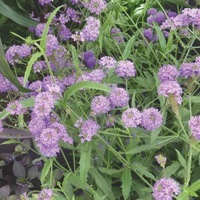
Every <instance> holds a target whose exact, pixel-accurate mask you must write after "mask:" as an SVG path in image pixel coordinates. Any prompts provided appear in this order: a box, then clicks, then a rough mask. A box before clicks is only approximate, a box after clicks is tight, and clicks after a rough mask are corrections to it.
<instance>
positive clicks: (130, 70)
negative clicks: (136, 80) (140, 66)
mask: <svg viewBox="0 0 200 200" xmlns="http://www.w3.org/2000/svg"><path fill="white" fill-rule="evenodd" d="M115 73H116V74H117V76H118V77H123V78H130V77H134V76H135V73H136V70H135V66H134V63H133V62H131V61H128V60H121V61H119V62H118V64H117V67H116V69H115Z"/></svg>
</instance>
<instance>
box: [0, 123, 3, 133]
mask: <svg viewBox="0 0 200 200" xmlns="http://www.w3.org/2000/svg"><path fill="white" fill-rule="evenodd" d="M2 131H3V123H2V121H1V120H0V133H1V132H2Z"/></svg>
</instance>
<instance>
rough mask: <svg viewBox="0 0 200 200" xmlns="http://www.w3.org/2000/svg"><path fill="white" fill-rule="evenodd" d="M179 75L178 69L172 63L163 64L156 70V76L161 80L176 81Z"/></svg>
mask: <svg viewBox="0 0 200 200" xmlns="http://www.w3.org/2000/svg"><path fill="white" fill-rule="evenodd" d="M178 76H179V71H178V69H177V68H176V67H175V66H173V65H163V66H162V67H161V68H160V69H159V72H158V77H159V79H160V81H161V82H165V81H176V78H177V77H178Z"/></svg>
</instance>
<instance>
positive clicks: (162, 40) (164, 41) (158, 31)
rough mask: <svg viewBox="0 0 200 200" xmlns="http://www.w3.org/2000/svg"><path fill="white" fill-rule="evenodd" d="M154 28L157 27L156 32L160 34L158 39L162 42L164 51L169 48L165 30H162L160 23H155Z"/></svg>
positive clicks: (161, 45)
mask: <svg viewBox="0 0 200 200" xmlns="http://www.w3.org/2000/svg"><path fill="white" fill-rule="evenodd" d="M154 28H155V29H156V33H157V36H158V41H159V43H160V47H161V50H162V52H163V53H164V52H165V51H166V50H167V49H166V45H167V44H166V39H165V36H164V35H163V32H162V31H161V29H160V27H159V26H158V24H155V23H154Z"/></svg>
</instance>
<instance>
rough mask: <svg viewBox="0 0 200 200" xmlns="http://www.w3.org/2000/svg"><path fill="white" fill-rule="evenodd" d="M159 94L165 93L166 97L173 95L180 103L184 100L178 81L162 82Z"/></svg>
mask: <svg viewBox="0 0 200 200" xmlns="http://www.w3.org/2000/svg"><path fill="white" fill-rule="evenodd" d="M158 94H159V95H164V96H165V97H169V96H170V95H173V96H174V98H175V100H176V102H177V103H178V104H181V102H182V97H181V94H182V88H181V87H180V85H179V84H178V83H177V82H176V81H165V82H163V83H161V84H160V87H159V89H158Z"/></svg>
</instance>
